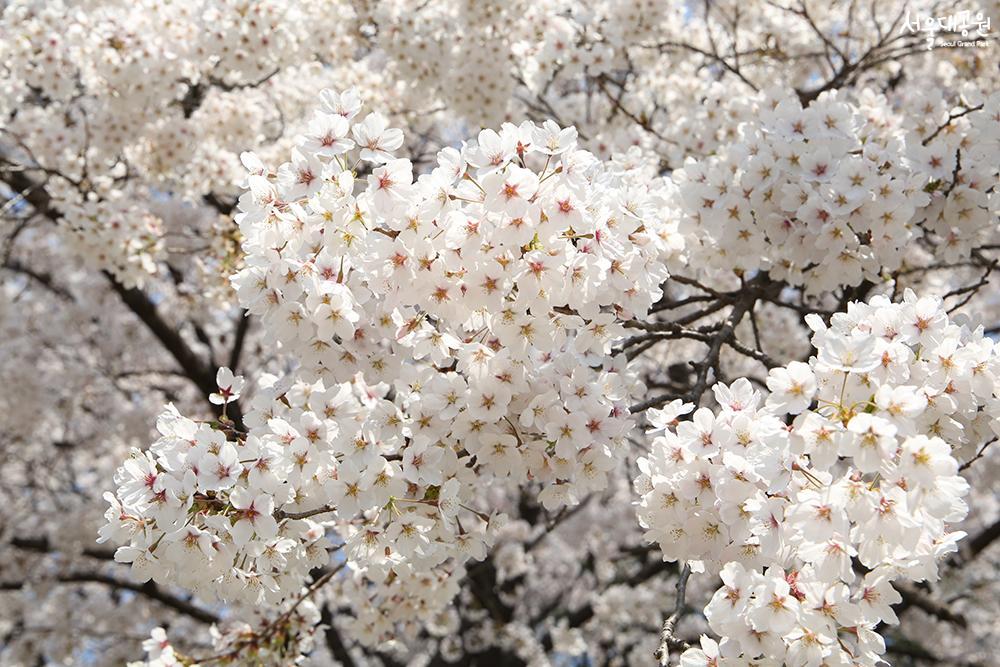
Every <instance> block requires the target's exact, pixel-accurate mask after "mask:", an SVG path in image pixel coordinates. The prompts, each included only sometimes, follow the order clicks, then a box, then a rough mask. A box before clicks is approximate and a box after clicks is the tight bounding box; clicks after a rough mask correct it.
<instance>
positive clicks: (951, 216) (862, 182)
mask: <svg viewBox="0 0 1000 667" xmlns="http://www.w3.org/2000/svg"><path fill="white" fill-rule="evenodd" d="M972 95H973V93H970V96H972ZM872 97H873V96H871V95H868V96H867V99H866V100H865V101H864V103H862V104H861V106H858V105H855V104H853V103H851V102H849V101H847V99H845V96H844V95H842V94H840V93H824V94H822V95H820V97H819V99H817V100H816V101H814V102H813V103H812V104H810V105H809V106H808V107H806V108H803V107H802V105H801V103H800V102H799V100H798V99H797V98H796V97H794V96H792V95H789V94H787V93H786V92H783V91H780V90H776V89H772V90H770V91H767V92H765V93H762V94H761V95H760V96H759V97H758V98H757V100H756V101H755V103H754V104H753V105H752V108H751V109H749V111H752V113H753V119H752V120H748V121H747V122H744V123H742V124H741V125H740V126H739V129H738V134H739V136H738V138H737V139H736V140H735V141H733V142H731V143H728V144H725V145H724V146H723V147H722V149H721V150H720V152H719V154H718V155H713V156H711V157H708V158H704V159H701V160H695V159H694V158H689V159H688V161H687V162H686V163H685V165H684V167H683V168H682V169H678V170H677V171H675V172H674V174H673V180H674V182H675V183H676V184H677V197H676V199H675V200H674V202H673V203H674V204H675V205H676V207H677V209H678V211H679V212H680V215H681V216H682V225H681V229H682V231H683V232H684V233H685V234H686V235H688V234H689V235H690V236H691V237H694V238H697V239H698V243H697V244H694V243H692V246H693V247H692V249H691V261H692V264H693V265H695V266H704V267H707V268H708V272H709V273H711V272H713V271H714V272H725V271H737V272H752V271H757V270H767V271H769V273H770V274H771V276H772V277H774V278H777V279H781V280H785V281H787V282H788V283H789V284H791V285H795V286H804V287H805V288H806V289H807V291H808V292H810V293H822V292H826V291H829V290H833V289H836V288H838V287H842V286H854V285H858V284H859V283H861V281H862V280H864V279H869V280H878V279H879V277H880V276H881V275H883V273H886V272H893V271H895V270H897V269H899V268H900V267H901V266H902V265H903V261H904V259H905V258H906V256H907V255H906V253H907V251H908V250H909V248H910V246H912V245H913V243H914V241H916V240H923V237H924V236H925V235H927V236H932V238H931V239H930V240H931V243H932V246H931V247H932V248H934V247H936V248H937V251H936V252H937V254H938V255H939V256H940V257H941V258H943V259H946V260H947V261H952V262H954V261H959V260H961V259H965V258H968V256H969V254H970V252H971V251H972V249H973V248H974V247H976V245H977V243H976V242H977V241H980V242H981V240H982V237H983V236H984V234H985V233H986V232H988V231H989V230H990V220H991V217H993V216H995V210H996V206H997V203H996V194H995V193H993V194H990V192H991V189H992V188H993V186H994V185H995V183H996V179H997V173H998V167H997V165H996V163H995V160H993V159H992V156H995V155H996V150H997V145H998V144H997V142H998V140H1000V123H997V122H996V117H997V115H998V113H1000V95H996V94H994V95H992V96H991V97H990V98H989V99H988V100H983V99H982V98H981V97H980V98H979V99H976V97H973V100H974V101H975V103H976V104H978V105H979V106H976V107H972V106H970V109H973V108H974V109H976V112H975V113H972V114H970V115H968V116H967V117H963V118H962V119H961V120H960V121H957V122H958V123H959V124H957V125H955V126H951V125H947V127H948V128H949V131H948V132H939V133H938V134H937V135H936V136H933V135H932V132H933V129H934V128H927V127H926V126H925V128H924V129H923V134H921V133H918V132H917V131H915V130H911V131H906V130H905V129H904V128H902V127H899V119H898V118H893V117H886V115H885V104H884V101H881V102H880V101H878V100H876V99H872ZM971 104H972V103H970V105H971ZM947 121H948V113H947V110H946V111H944V113H943V115H942V123H945V122H947ZM956 154H957V157H956ZM958 160H961V164H959V162H958ZM959 167H961V173H960V174H959V173H958V170H959Z"/></svg>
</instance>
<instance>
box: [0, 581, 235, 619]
mask: <svg viewBox="0 0 1000 667" xmlns="http://www.w3.org/2000/svg"><path fill="white" fill-rule="evenodd" d="M55 580H56V581H58V582H60V583H64V584H104V585H105V586H110V587H112V588H116V589H119V590H126V591H132V592H133V593H138V594H139V595H141V596H143V597H145V598H148V599H150V600H155V601H156V602H159V603H160V604H162V605H163V606H165V607H169V608H170V609H173V610H174V611H176V612H178V613H181V614H183V615H185V616H187V617H188V618H193V619H194V620H196V621H199V622H201V623H206V624H210V623H218V622H219V620H220V617H219V615H218V614H216V613H214V612H212V611H209V610H207V609H204V608H202V607H199V606H197V605H195V604H193V603H192V602H189V601H188V600H185V599H183V598H181V597H178V596H176V595H173V594H172V593H168V592H166V591H164V590H163V589H162V588H160V587H159V586H157V585H156V584H155V583H153V582H152V581H147V582H146V583H144V584H138V583H135V582H133V581H126V580H123V579H118V578H116V577H112V576H111V575H107V574H103V573H101V572H86V571H81V572H69V573H67V574H60V575H56V577H55ZM29 583H30V582H27V581H6V582H0V590H3V591H16V590H20V589H22V588H24V587H25V586H27V585H28V584H29Z"/></svg>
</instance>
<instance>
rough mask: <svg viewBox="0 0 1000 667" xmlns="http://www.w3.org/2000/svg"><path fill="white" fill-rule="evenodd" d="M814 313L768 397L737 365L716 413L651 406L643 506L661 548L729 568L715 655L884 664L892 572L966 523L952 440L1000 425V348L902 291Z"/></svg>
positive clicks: (919, 572) (718, 394)
mask: <svg viewBox="0 0 1000 667" xmlns="http://www.w3.org/2000/svg"><path fill="white" fill-rule="evenodd" d="M808 324H809V326H810V327H811V328H812V330H813V332H814V333H813V340H812V342H813V346H814V347H815V348H816V350H817V353H816V355H815V356H813V357H811V358H810V359H809V361H808V362H798V361H793V362H790V363H789V364H788V365H787V366H784V367H779V368H776V369H774V370H772V371H771V373H770V374H769V376H768V378H767V386H768V389H769V390H770V393H769V395H768V396H767V398H766V400H764V399H763V397H762V396H761V395H760V393H759V392H758V391H757V390H755V389H754V388H753V387H752V385H751V384H750V382H749V381H748V380H745V379H742V380H737V381H736V382H734V383H732V384H731V385H729V386H726V385H722V384H719V385H716V386H715V388H714V394H715V399H716V401H717V402H718V405H719V409H718V410H717V411H713V410H711V409H709V408H707V407H703V408H699V409H697V410H695V411H694V412H693V414H692V415H691V419H690V420H685V421H678V417H679V416H681V415H683V414H685V413H686V412H690V411H691V409H692V407H693V406H691V405H690V404H681V403H680V402H675V403H674V404H671V405H670V406H668V407H667V408H665V409H664V410H663V411H662V412H654V413H653V414H651V422H652V423H653V425H654V427H655V428H657V429H659V430H660V431H662V433H661V434H660V435H658V436H657V437H656V439H655V440H654V441H653V449H652V453H651V455H650V456H649V457H648V458H645V459H642V460H641V461H640V469H641V470H642V474H641V475H640V476H639V477H638V479H637V480H636V481H635V487H636V489H637V491H638V492H639V493H640V494H641V496H642V497H641V501H640V504H639V510H638V516H639V520H640V523H641V524H642V525H643V526H644V527H645V528H647V533H646V536H647V539H649V540H651V541H657V542H659V544H660V547H661V549H662V550H663V555H664V558H665V559H667V560H686V561H689V562H690V563H691V564H692V567H693V568H695V569H709V570H712V571H721V576H722V580H723V587H722V588H720V589H719V590H718V592H717V593H716V594H715V596H714V597H713V599H712V601H711V603H710V604H709V605H708V607H707V608H706V616H707V618H708V622H709V625H710V627H711V628H712V630H713V631H714V632H715V633H717V634H718V635H719V636H721V637H723V638H724V639H723V641H722V643H721V645H720V646H718V647H717V649H718V651H719V652H721V653H716V655H715V657H716V658H718V656H719V655H720V654H721V655H722V656H723V657H727V658H738V657H742V658H743V659H755V658H758V657H764V658H767V659H770V660H775V661H778V662H781V663H783V664H787V665H817V664H821V663H822V664H857V665H875V664H876V663H877V662H878V661H879V659H880V658H879V656H880V655H881V654H882V653H883V652H884V648H885V647H884V644H883V641H882V638H881V637H880V636H879V635H878V634H877V633H876V632H875V627H876V626H877V625H878V624H879V623H883V622H885V623H895V622H896V616H895V614H894V613H893V611H892V610H891V608H890V606H891V605H892V604H894V603H896V602H898V601H899V600H900V597H899V594H898V593H897V592H896V591H895V590H894V589H893V588H892V586H891V582H892V581H893V580H896V579H907V580H914V581H925V580H926V581H934V580H936V579H937V577H938V568H937V564H938V562H939V561H941V560H942V559H943V558H944V556H946V555H947V554H949V553H952V552H954V551H955V550H956V548H957V547H956V542H957V541H958V540H959V539H961V537H962V536H963V535H964V533H962V532H958V531H951V530H950V529H949V525H950V524H954V523H956V522H958V521H961V520H962V519H963V518H964V517H965V515H966V513H967V511H968V507H967V505H966V503H965V501H964V500H963V497H964V496H965V495H966V494H967V493H968V484H967V483H966V481H965V480H964V479H963V478H962V477H961V476H959V474H958V462H957V460H956V456H955V452H954V451H953V450H956V449H960V448H962V447H966V446H973V447H974V446H976V445H977V444H978V443H979V442H981V441H982V442H984V441H986V440H989V439H990V437H992V436H993V434H994V433H997V432H1000V422H998V420H997V409H998V407H1000V402H998V400H997V395H996V392H997V390H996V387H997V377H998V373H1000V357H998V354H997V349H996V344H995V342H994V341H993V340H992V339H990V338H988V337H986V336H984V334H983V329H982V327H978V328H975V329H973V328H971V327H969V326H968V325H967V324H960V323H956V322H952V321H951V320H949V318H948V315H947V313H946V312H945V310H944V308H943V305H942V303H941V301H940V300H938V299H933V298H927V297H925V298H920V299H918V298H916V296H915V295H914V294H913V293H912V292H909V291H907V293H906V294H905V295H904V298H903V300H902V302H900V303H892V302H890V301H889V299H887V298H885V297H874V298H873V299H872V300H871V302H870V303H868V304H865V303H852V304H850V305H849V307H848V309H847V311H846V313H840V314H836V315H834V317H833V320H832V322H831V324H830V325H829V326H826V325H825V324H824V323H823V321H822V319H821V318H819V316H818V315H810V316H809V317H808ZM991 430H992V432H991ZM713 650H714V649H713ZM710 652H711V651H709V653H710ZM706 655H708V653H706V649H705V648H704V647H703V648H702V649H692V652H691V653H690V655H687V657H686V658H685V659H684V660H682V664H685V665H696V664H709V663H707V662H706V661H705V660H706V658H705V656H706ZM709 658H711V656H710V655H709ZM712 664H714V663H712ZM720 664H721V663H720ZM734 664H735V663H734Z"/></svg>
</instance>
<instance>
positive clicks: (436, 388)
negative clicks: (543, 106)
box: [233, 91, 683, 508]
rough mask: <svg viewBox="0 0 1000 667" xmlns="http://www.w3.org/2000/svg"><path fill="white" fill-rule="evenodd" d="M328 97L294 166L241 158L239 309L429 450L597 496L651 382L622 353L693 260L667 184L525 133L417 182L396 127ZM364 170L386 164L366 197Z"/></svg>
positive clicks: (559, 490) (549, 496) (505, 132)
mask: <svg viewBox="0 0 1000 667" xmlns="http://www.w3.org/2000/svg"><path fill="white" fill-rule="evenodd" d="M324 100H325V109H324V110H323V111H320V112H318V113H317V115H316V118H315V119H314V121H313V123H312V124H311V125H310V128H311V129H310V131H309V133H307V134H306V135H305V136H304V137H303V139H302V141H301V142H300V144H299V146H298V148H296V149H295V150H294V151H293V160H292V162H290V163H286V164H284V165H281V166H280V167H279V168H278V169H277V170H276V171H271V170H268V169H266V168H265V167H264V166H263V165H262V164H259V163H258V161H257V160H256V159H255V158H254V157H253V156H249V155H248V156H246V157H245V160H246V162H247V164H248V165H250V166H251V169H252V171H253V173H251V175H250V176H249V177H248V186H249V192H247V193H246V194H244V195H243V197H241V199H240V204H239V205H240V208H241V211H242V212H241V213H240V214H239V216H238V221H239V223H240V229H241V232H242V234H243V236H244V238H245V239H246V240H245V243H244V250H245V251H246V268H245V269H243V270H242V271H240V272H239V273H238V274H237V275H236V276H235V277H234V278H233V284H234V286H235V287H236V288H237V290H238V294H239V298H240V300H241V303H242V305H243V306H244V307H245V308H247V309H248V310H249V311H250V312H251V313H252V314H253V315H256V316H259V317H260V318H261V320H262V321H263V323H264V327H265V330H266V332H267V335H268V337H269V339H270V340H273V341H274V342H275V343H277V344H279V345H280V346H281V348H282V350H283V352H284V353H286V354H289V355H292V356H293V357H295V358H296V359H297V360H298V361H299V363H300V365H301V368H300V369H299V371H298V372H299V373H300V374H301V375H302V376H303V377H306V378H310V377H315V378H323V379H324V381H333V382H336V383H342V382H349V381H352V380H353V379H355V378H357V377H361V378H363V379H364V381H365V383H366V384H367V385H369V386H371V387H373V388H374V389H373V391H375V392H376V393H377V395H379V396H382V395H389V393H390V392H391V396H392V401H393V404H394V405H396V406H398V408H399V409H400V410H401V411H402V414H401V417H400V418H401V420H402V428H403V431H402V436H403V437H404V438H405V442H406V449H407V451H409V452H412V454H413V455H417V454H419V453H421V452H426V453H427V455H432V454H433V452H435V451H436V450H437V449H438V448H440V447H442V446H444V447H446V448H447V447H456V448H459V449H460V450H461V451H464V452H465V453H467V454H468V455H470V456H474V457H475V463H476V470H477V473H478V474H479V475H483V476H485V477H486V478H501V479H503V478H510V479H511V481H513V482H515V483H522V482H526V481H528V480H529V479H530V480H533V481H535V482H539V483H542V484H543V485H544V487H545V488H544V489H543V490H542V492H541V498H542V500H543V501H544V503H545V505H546V507H549V508H556V507H559V506H562V505H566V504H570V503H573V502H575V500H576V499H577V498H579V497H580V495H581V494H584V493H586V492H587V491H588V490H591V489H597V488H601V487H602V486H603V484H604V475H605V472H606V471H607V470H608V469H609V468H610V466H611V465H612V463H613V461H614V458H615V457H614V452H615V450H616V449H618V448H619V447H620V445H621V443H622V441H623V438H624V434H625V433H626V432H627V430H628V428H629V426H630V424H631V421H630V419H629V416H628V412H627V406H628V399H629V396H630V394H632V393H633V390H634V385H635V383H634V379H633V377H632V376H631V375H630V374H629V373H628V372H627V370H626V367H625V363H624V359H623V358H621V357H620V356H615V355H613V354H612V343H613V341H614V340H615V339H616V338H618V337H619V336H621V335H622V333H623V331H624V329H623V327H622V322H624V321H627V320H629V319H631V318H633V317H643V316H644V315H645V314H646V312H647V311H648V309H649V308H650V306H651V305H652V304H653V303H654V302H655V301H656V300H657V299H658V298H659V296H660V294H661V292H660V287H659V285H660V283H661V282H662V281H663V279H664V278H665V277H666V275H667V270H666V263H667V262H668V261H670V260H671V259H672V258H674V257H675V256H677V255H678V254H679V252H680V251H681V249H682V248H683V244H682V242H681V239H680V238H679V237H678V236H677V235H676V234H674V233H673V230H674V227H673V226H672V225H671V223H669V222H667V221H665V220H663V219H662V215H663V213H662V210H663V207H662V204H663V193H664V192H665V190H664V188H665V183H664V181H663V180H662V179H657V178H650V175H649V172H648V170H647V169H646V168H644V166H643V162H642V161H641V160H639V161H637V162H633V161H630V160H629V159H626V158H624V157H623V158H622V159H621V160H620V161H613V162H612V163H611V164H609V165H602V164H600V163H598V162H597V160H596V159H595V158H594V157H593V156H592V155H591V154H590V153H588V152H586V151H581V150H578V149H577V148H576V132H575V130H573V129H572V128H568V129H562V128H559V127H558V126H556V125H555V124H554V123H552V122H548V123H546V124H545V125H544V126H536V125H534V124H532V123H530V122H528V123H524V124H522V125H521V126H514V125H510V124H506V125H504V126H503V127H502V129H501V130H500V132H495V131H493V130H483V131H482V132H481V133H480V134H479V137H478V141H476V142H473V143H469V144H465V145H463V147H462V149H461V150H458V149H454V148H446V149H444V150H443V151H441V152H440V153H439V155H438V164H437V166H436V167H435V168H434V169H433V170H432V171H431V172H430V173H425V174H422V175H420V176H419V177H418V178H417V180H416V181H415V182H414V181H413V175H412V166H411V164H410V162H409V161H408V160H405V159H397V158H394V157H393V155H392V151H393V150H394V149H395V148H397V147H398V146H399V145H400V143H401V141H402V136H401V133H400V132H399V130H396V129H393V128H389V127H387V126H386V121H385V118H384V117H382V116H381V115H379V114H377V113H373V114H369V115H367V116H365V117H364V118H363V119H361V120H360V122H358V121H357V120H356V117H358V114H359V112H360V100H359V99H358V98H357V97H356V95H355V94H354V93H353V92H351V91H348V92H346V93H343V94H339V95H338V94H336V93H327V94H325V96H324ZM352 121H353V126H352ZM358 148H360V154H359V155H358V157H357V158H356V159H355V158H354V157H353V155H351V154H350V153H349V151H356V149H358ZM352 163H353V164H354V165H358V164H360V163H368V164H370V165H371V169H372V173H371V174H370V175H369V176H368V177H367V179H366V180H367V183H364V185H365V186H366V187H364V189H363V190H361V191H360V192H358V193H357V194H355V190H356V189H357V188H356V187H355V184H356V181H355V179H356V176H355V172H354V171H353V170H352V169H351V168H350V165H351V164H352Z"/></svg>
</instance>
